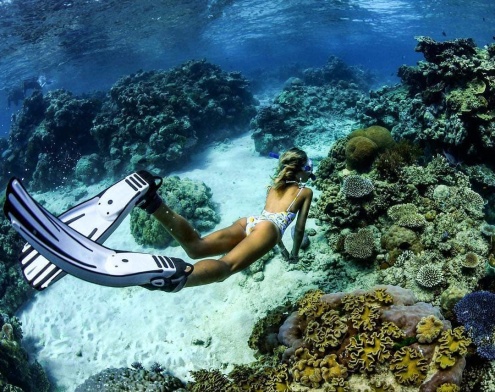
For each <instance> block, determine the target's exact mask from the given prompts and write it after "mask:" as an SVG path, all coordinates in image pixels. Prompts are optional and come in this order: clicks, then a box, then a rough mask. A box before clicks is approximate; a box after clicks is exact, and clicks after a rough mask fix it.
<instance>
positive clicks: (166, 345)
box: [18, 134, 329, 391]
mask: <svg viewBox="0 0 495 392" xmlns="http://www.w3.org/2000/svg"><path fill="white" fill-rule="evenodd" d="M323 145H325V143H323ZM302 147H303V148H305V149H306V150H307V152H308V154H309V155H310V156H312V157H314V158H323V157H324V156H326V155H327V153H328V149H329V146H328V147H322V143H318V144H315V146H314V147H313V148H312V149H311V147H309V146H302ZM276 165H277V160H275V159H270V158H267V157H262V156H260V155H259V154H258V153H257V152H256V151H255V150H254V143H253V140H252V139H251V137H250V134H246V135H244V136H241V137H239V138H237V139H234V140H230V141H226V142H225V143H221V144H217V145H215V146H212V147H209V148H207V149H205V151H204V152H203V153H201V154H200V155H198V156H195V157H194V158H193V159H192V162H191V163H189V164H188V165H187V166H186V167H184V168H183V170H182V171H181V172H177V173H174V174H177V175H179V176H181V177H188V178H191V179H194V180H200V181H203V182H205V183H206V184H207V185H208V186H209V187H210V188H211V189H212V192H213V201H214V202H215V203H217V204H218V211H219V213H220V216H221V219H222V221H221V222H220V224H219V225H218V226H217V228H220V227H224V226H227V225H230V224H231V223H232V222H233V221H234V220H236V219H237V218H239V217H241V216H246V215H250V214H254V213H258V212H260V211H261V210H262V208H263V203H264V197H265V193H266V185H268V184H269V182H270V175H272V174H273V172H274V169H275V167H276ZM105 187H106V184H93V185H90V186H84V187H83V188H87V190H88V195H87V196H86V198H87V197H89V196H90V195H92V194H96V193H98V192H100V191H101V190H102V189H104V188H105ZM60 192H61V191H54V192H51V193H49V194H41V195H35V197H36V198H37V199H38V200H45V202H46V204H45V205H46V207H47V208H48V209H49V210H51V211H54V212H56V213H60V212H61V211H62V210H63V209H66V208H68V207H69V206H70V205H71V204H74V203H76V200H75V199H74V194H77V192H81V190H77V189H76V190H71V191H70V192H69V194H67V191H66V192H65V193H64V194H60ZM129 226H130V225H129V218H127V219H126V220H125V221H124V222H123V223H122V225H121V226H120V227H119V228H118V229H117V231H116V232H115V233H114V234H113V235H112V236H111V237H110V238H109V239H108V240H107V242H106V243H105V245H106V246H108V247H111V248H114V249H120V250H132V251H146V252H150V253H157V254H165V255H169V256H178V257H186V256H185V253H184V252H183V251H182V249H181V248H179V247H171V248H167V249H165V250H159V251H157V250H156V249H146V248H143V247H141V246H139V245H138V244H137V243H136V242H135V240H134V239H133V237H132V235H131V233H130V227H129ZM311 227H313V228H315V229H317V231H318V230H319V229H318V227H317V226H316V225H315V222H314V220H312V219H310V220H308V224H307V228H311ZM316 238H318V235H317V236H316ZM316 238H315V239H316ZM284 241H285V243H286V245H287V246H289V247H290V246H291V238H290V234H289V232H287V233H286V235H285V236H284ZM317 275H318V271H314V272H311V273H309V274H307V273H304V272H301V271H297V270H292V271H289V270H288V268H287V265H286V263H285V262H284V261H283V260H282V259H281V257H280V256H279V255H277V256H275V257H274V258H273V259H272V260H271V261H270V262H269V263H268V264H267V265H266V266H265V270H264V280H262V281H259V282H258V281H255V279H252V277H249V276H247V275H245V274H243V273H239V274H237V275H234V276H232V277H231V278H229V279H227V280H226V281H224V282H222V283H217V284H213V285H209V286H202V287H196V288H189V289H185V290H182V291H181V292H179V293H176V294H168V293H163V292H159V291H148V290H145V289H142V288H139V287H131V288H108V287H102V286H98V285H94V284H91V283H87V282H84V281H81V280H78V279H76V278H73V277H71V276H66V277H64V278H63V279H62V280H60V281H59V282H57V283H56V284H54V285H53V286H51V287H50V288H49V289H47V290H45V291H43V292H39V293H37V294H36V296H35V298H34V299H33V300H31V301H30V302H29V303H28V304H26V306H25V307H24V308H23V309H22V310H21V311H20V312H19V313H18V317H19V318H20V319H21V321H22V326H23V331H24V344H25V346H26V348H27V349H28V351H29V352H30V354H32V356H34V357H35V358H36V359H37V360H38V361H39V362H40V363H41V364H42V365H43V366H44V367H45V369H46V370H47V371H48V372H49V374H50V377H51V379H52V381H54V383H55V384H56V386H57V388H58V390H67V391H72V390H73V389H74V388H75V387H76V386H77V385H79V384H81V383H82V382H84V380H86V379H87V378H88V377H89V376H91V375H93V374H95V373H98V372H100V371H101V370H103V369H105V368H108V367H123V366H130V365H131V364H132V363H133V362H134V361H139V362H141V363H142V364H143V365H145V366H149V365H151V364H152V363H153V362H158V363H160V364H161V365H163V366H164V367H165V368H167V369H168V370H169V371H170V372H171V373H172V374H174V375H176V376H178V377H180V378H181V379H182V380H187V379H190V376H189V372H190V371H191V370H197V369H200V368H208V369H210V368H219V369H222V370H225V371H228V370H229V369H230V368H231V366H232V364H240V363H249V362H252V361H254V359H255V358H254V356H253V351H252V350H251V349H250V348H249V347H248V345H247V340H248V338H249V336H250V334H251V331H252V327H253V325H254V323H255V322H256V321H257V320H258V319H259V318H260V317H262V316H264V314H265V312H266V311H267V310H269V309H271V308H273V307H275V306H277V305H279V304H283V303H284V302H285V301H286V300H287V299H294V298H297V297H299V296H300V295H301V294H302V293H304V292H305V291H307V290H309V289H311V288H314V287H315V286H314V285H313V284H312V282H314V281H315V278H316V277H317Z"/></svg>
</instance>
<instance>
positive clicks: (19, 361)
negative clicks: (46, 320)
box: [0, 312, 51, 392]
mask: <svg viewBox="0 0 495 392" xmlns="http://www.w3.org/2000/svg"><path fill="white" fill-rule="evenodd" d="M0 328H1V329H0V389H1V390H2V391H19V392H48V391H49V390H51V385H50V382H49V381H48V378H47V375H46V373H45V371H44V370H43V368H42V367H41V365H40V364H39V363H38V362H37V361H34V362H32V363H30V361H29V357H28V354H27V353H26V351H25V350H24V349H23V348H22V346H21V340H22V330H21V324H20V322H19V320H18V319H17V318H15V317H9V316H7V315H6V314H3V313H1V312H0Z"/></svg>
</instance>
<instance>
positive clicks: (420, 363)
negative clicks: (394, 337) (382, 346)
mask: <svg viewBox="0 0 495 392" xmlns="http://www.w3.org/2000/svg"><path fill="white" fill-rule="evenodd" d="M390 369H391V370H392V371H393V372H394V375H395V377H396V379H397V381H398V382H399V383H400V384H405V385H419V384H421V382H422V381H423V380H424V379H425V377H426V372H427V371H428V361H427V360H426V359H425V358H424V357H423V354H421V352H420V351H419V350H417V349H415V348H412V347H402V348H401V349H400V350H398V351H396V352H395V354H394V357H393V359H392V360H391V364H390Z"/></svg>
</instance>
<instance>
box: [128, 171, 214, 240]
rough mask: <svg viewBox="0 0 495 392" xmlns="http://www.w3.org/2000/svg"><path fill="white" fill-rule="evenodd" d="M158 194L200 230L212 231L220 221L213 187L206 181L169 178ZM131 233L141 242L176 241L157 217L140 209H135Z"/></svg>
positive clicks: (132, 215) (132, 213)
mask: <svg viewBox="0 0 495 392" xmlns="http://www.w3.org/2000/svg"><path fill="white" fill-rule="evenodd" d="M158 193H159V194H160V196H161V197H162V198H163V199H164V200H166V201H167V204H168V205H169V206H170V208H172V209H173V210H174V211H175V212H177V213H178V214H179V215H181V216H183V217H184V218H186V219H187V220H188V221H189V222H191V224H192V225H193V226H194V227H195V228H196V230H198V231H199V232H204V231H207V230H210V229H212V228H213V227H214V226H215V225H216V224H217V223H218V222H220V216H219V215H218V213H217V212H216V211H215V206H214V205H213V203H212V201H211V197H212V193H211V190H210V188H208V186H207V185H205V184H204V183H202V182H199V181H193V180H191V179H188V178H184V179H180V178H179V177H176V176H173V177H167V178H165V179H164V180H163V185H162V186H161V187H160V189H159V190H158ZM131 233H132V235H133V236H134V238H135V239H136V241H137V242H138V243H139V244H141V245H146V246H153V247H157V248H164V247H166V246H168V245H170V244H171V243H172V242H173V238H172V236H171V235H170V234H168V233H167V231H166V230H165V228H164V227H163V226H162V225H161V224H160V223H159V222H158V221H157V220H156V219H150V217H149V215H148V214H147V213H145V212H144V211H142V210H139V209H137V208H135V209H134V210H133V211H132V212H131Z"/></svg>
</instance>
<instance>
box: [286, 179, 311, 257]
mask: <svg viewBox="0 0 495 392" xmlns="http://www.w3.org/2000/svg"><path fill="white" fill-rule="evenodd" d="M306 189H307V190H308V192H305V193H306V195H305V197H304V202H303V204H302V206H301V208H300V210H299V214H298V215H297V221H296V227H295V230H294V242H293V244H292V252H291V254H290V256H291V260H290V261H291V262H293V263H297V261H298V259H299V249H300V248H301V243H302V240H303V238H304V229H305V227H306V220H307V219H308V214H309V207H310V206H311V201H312V200H313V191H312V190H311V189H309V188H306Z"/></svg>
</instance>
